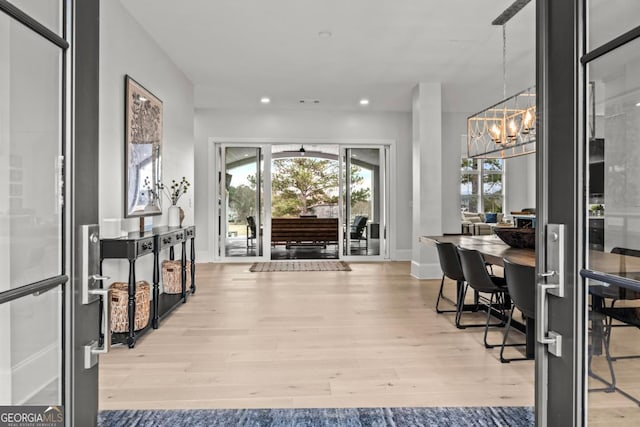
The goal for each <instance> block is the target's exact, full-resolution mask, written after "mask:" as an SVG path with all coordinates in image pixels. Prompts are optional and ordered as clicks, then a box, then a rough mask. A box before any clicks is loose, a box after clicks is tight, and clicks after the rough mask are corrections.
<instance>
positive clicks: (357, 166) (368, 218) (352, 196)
mask: <svg viewBox="0 0 640 427" xmlns="http://www.w3.org/2000/svg"><path fill="white" fill-rule="evenodd" d="M346 151H347V153H348V154H347V155H348V156H349V158H348V162H347V163H345V167H348V168H349V169H348V173H349V176H348V177H346V178H347V179H346V181H345V182H346V183H348V187H347V188H346V190H347V193H346V194H345V196H346V197H345V206H346V203H349V206H348V216H345V218H348V224H347V228H346V233H348V235H347V236H345V242H347V244H346V245H345V248H344V253H345V255H380V222H381V217H382V216H381V209H382V206H381V201H382V194H381V188H380V150H379V149H377V148H349V149H347V150H346ZM346 171H347V169H345V172H346Z"/></svg>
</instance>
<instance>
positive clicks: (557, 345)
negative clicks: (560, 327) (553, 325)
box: [536, 283, 562, 357]
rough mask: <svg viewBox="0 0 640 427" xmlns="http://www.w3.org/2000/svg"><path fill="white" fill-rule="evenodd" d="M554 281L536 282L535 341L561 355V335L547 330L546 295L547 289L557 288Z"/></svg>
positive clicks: (556, 354) (552, 352) (554, 353)
mask: <svg viewBox="0 0 640 427" xmlns="http://www.w3.org/2000/svg"><path fill="white" fill-rule="evenodd" d="M559 286H560V285H558V284H556V283H538V292H537V294H538V300H537V301H536V341H538V342H539V343H540V344H545V345H547V346H549V348H548V350H549V353H551V354H553V355H554V356H558V357H562V335H560V334H558V333H557V332H553V331H547V323H548V322H547V320H548V319H547V295H549V291H551V290H556V289H558V287H559Z"/></svg>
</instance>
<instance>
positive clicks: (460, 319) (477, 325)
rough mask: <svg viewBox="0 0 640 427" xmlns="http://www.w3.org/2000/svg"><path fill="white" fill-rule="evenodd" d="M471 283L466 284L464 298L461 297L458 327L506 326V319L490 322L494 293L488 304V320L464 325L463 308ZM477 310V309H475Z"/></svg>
mask: <svg viewBox="0 0 640 427" xmlns="http://www.w3.org/2000/svg"><path fill="white" fill-rule="evenodd" d="M468 287H469V285H465V286H464V292H463V294H462V298H460V306H459V307H458V310H459V312H458V319H457V321H456V327H457V328H458V329H465V328H485V329H486V328H487V326H489V327H493V326H504V321H501V322H500V323H489V318H490V317H491V309H492V308H493V294H491V298H490V300H489V305H488V306H487V320H486V321H485V322H484V323H473V324H469V325H464V324H462V311H463V310H462V308H463V307H464V300H465V299H466V297H467V290H468ZM477 295H478V293H477V292H476V297H477ZM473 311H476V310H473Z"/></svg>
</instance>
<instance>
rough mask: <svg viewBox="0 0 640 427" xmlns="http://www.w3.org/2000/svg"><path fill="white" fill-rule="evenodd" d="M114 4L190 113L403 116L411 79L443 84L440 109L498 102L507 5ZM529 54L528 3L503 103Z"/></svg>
mask: <svg viewBox="0 0 640 427" xmlns="http://www.w3.org/2000/svg"><path fill="white" fill-rule="evenodd" d="M121 1H122V3H123V4H124V5H125V7H126V8H127V9H128V10H129V12H130V13H131V14H132V15H133V16H134V17H135V18H136V19H137V20H138V22H139V23H140V24H141V25H142V26H143V27H144V28H145V29H146V30H147V31H148V32H149V33H150V34H151V36H152V37H153V38H154V39H155V40H156V41H157V42H158V44H159V45H160V46H162V48H163V49H164V50H165V51H166V52H167V54H168V55H169V56H170V57H171V58H172V59H173V61H174V62H175V63H176V64H177V65H178V67H179V68H180V69H182V70H183V72H184V73H185V74H186V75H187V76H188V78H189V79H190V80H191V81H192V82H193V84H194V86H195V100H196V107H200V108H208V107H212V108H264V106H261V105H260V103H259V99H260V97H262V96H269V97H270V98H271V99H272V103H271V104H270V105H269V106H267V107H266V108H316V109H318V108H322V109H358V108H367V109H370V110H371V109H372V110H390V111H410V110H411V96H410V94H411V90H412V88H413V87H414V86H415V85H416V84H417V83H418V82H441V83H442V91H443V92H442V93H443V109H444V111H457V112H465V113H468V112H476V111H479V110H481V109H483V108H484V107H486V106H488V105H489V104H493V103H495V102H497V101H499V100H501V99H502V98H503V87H502V86H503V79H502V27H499V26H492V25H491V21H492V20H493V19H494V18H496V17H497V16H498V15H499V14H500V13H501V12H502V11H503V10H504V9H506V8H507V7H508V6H509V5H510V4H511V3H512V2H513V0H183V1H180V2H176V1H175V0H121ZM321 31H330V32H331V33H332V34H333V36H332V37H329V38H321V37H319V36H318V33H319V32H321ZM534 55H535V0H534V1H532V2H531V3H529V4H528V5H527V6H525V8H524V9H523V10H522V11H520V13H518V14H517V15H516V16H515V17H514V18H512V19H511V20H510V21H509V22H508V23H507V94H508V95H511V94H513V93H515V92H518V91H520V90H522V89H525V88H526V87H528V86H530V85H533V84H534V82H535V56H534ZM363 97H366V98H369V99H370V100H371V104H370V105H369V106H368V107H360V106H359V105H358V100H359V99H360V98H363ZM303 98H304V99H319V100H320V104H318V105H301V104H299V102H298V101H299V100H300V99H303Z"/></svg>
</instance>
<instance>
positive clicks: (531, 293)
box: [500, 258, 536, 363]
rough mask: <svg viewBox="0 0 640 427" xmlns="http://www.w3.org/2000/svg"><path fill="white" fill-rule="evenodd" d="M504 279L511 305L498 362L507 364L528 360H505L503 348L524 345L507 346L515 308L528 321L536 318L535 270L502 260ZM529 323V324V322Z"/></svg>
mask: <svg viewBox="0 0 640 427" xmlns="http://www.w3.org/2000/svg"><path fill="white" fill-rule="evenodd" d="M503 263H504V277H505V279H506V280H507V289H508V290H509V296H510V297H511V301H512V305H511V310H510V311H509V319H508V321H507V327H506V328H505V331H504V336H503V338H502V348H501V349H500V361H501V362H502V363H509V362H511V361H513V360H528V359H529V358H528V357H518V358H511V359H507V358H505V357H504V348H505V347H507V346H515V345H526V343H522V344H509V345H508V344H507V337H508V336H509V332H510V330H511V322H512V320H513V312H514V310H515V309H516V308H517V309H518V310H520V312H521V313H522V315H523V316H524V317H525V318H528V319H535V318H536V269H535V267H531V266H528V265H522V264H516V263H514V262H511V261H509V260H508V259H506V258H505V259H504V260H503ZM529 323H530V322H529Z"/></svg>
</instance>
